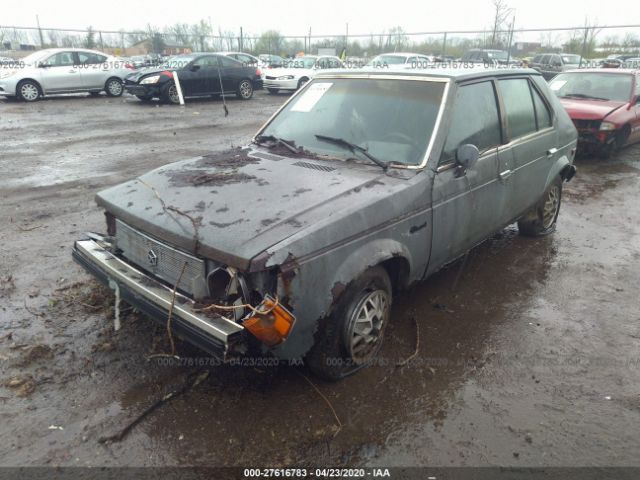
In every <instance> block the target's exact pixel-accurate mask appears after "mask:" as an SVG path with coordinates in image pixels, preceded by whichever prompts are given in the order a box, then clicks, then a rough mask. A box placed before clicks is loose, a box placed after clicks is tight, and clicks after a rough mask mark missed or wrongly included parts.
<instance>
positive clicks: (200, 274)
mask: <svg viewBox="0 0 640 480" xmlns="http://www.w3.org/2000/svg"><path fill="white" fill-rule="evenodd" d="M116 246H117V248H118V250H120V251H121V254H122V256H123V257H124V258H126V259H127V260H128V261H130V262H131V263H133V264H135V265H137V266H139V267H141V268H142V269H144V270H146V271H147V272H149V273H151V274H152V275H154V276H155V277H158V278H159V279H161V280H164V281H165V282H167V283H168V284H169V285H175V284H176V282H177V281H178V278H180V272H181V271H182V267H183V266H184V265H185V263H186V267H184V273H183V274H182V278H181V279H180V285H179V287H178V288H179V289H180V290H182V291H184V292H186V293H188V294H191V295H193V293H194V287H195V286H196V285H198V284H202V282H203V281H204V278H205V263H204V260H201V259H199V258H196V257H193V256H191V255H189V254H187V253H184V252H181V251H180V250H176V249H175V248H172V247H170V246H168V245H166V244H164V243H162V242H159V241H158V240H155V239H153V238H151V237H149V236H147V235H145V234H143V233H141V232H139V231H138V230H136V229H134V228H131V227H130V226H129V225H127V224H126V223H123V222H122V221H120V220H116Z"/></svg>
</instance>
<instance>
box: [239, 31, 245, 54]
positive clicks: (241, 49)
mask: <svg viewBox="0 0 640 480" xmlns="http://www.w3.org/2000/svg"><path fill="white" fill-rule="evenodd" d="M243 44H244V42H243V40H242V27H240V45H239V47H240V51H241V52H243V51H244V48H243V47H244V45H243Z"/></svg>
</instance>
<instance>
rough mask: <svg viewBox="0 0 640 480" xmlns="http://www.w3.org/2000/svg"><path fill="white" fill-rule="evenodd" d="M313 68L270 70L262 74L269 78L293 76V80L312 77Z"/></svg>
mask: <svg viewBox="0 0 640 480" xmlns="http://www.w3.org/2000/svg"><path fill="white" fill-rule="evenodd" d="M313 72H314V70H313V68H271V69H267V70H265V71H264V72H263V73H264V74H265V75H269V76H270V77H276V78H278V77H284V76H285V75H293V76H294V77H295V78H299V77H303V76H307V77H308V76H311V75H313Z"/></svg>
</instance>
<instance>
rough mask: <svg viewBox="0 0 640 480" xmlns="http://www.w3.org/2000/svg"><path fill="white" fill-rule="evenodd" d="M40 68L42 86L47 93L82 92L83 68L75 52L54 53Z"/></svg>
mask: <svg viewBox="0 0 640 480" xmlns="http://www.w3.org/2000/svg"><path fill="white" fill-rule="evenodd" d="M40 67H41V68H40V84H41V85H42V87H43V88H44V91H45V92H46V93H55V92H68V91H73V90H82V88H83V84H82V68H81V67H80V65H79V63H78V59H77V57H76V54H75V53H74V52H58V53H54V54H53V55H51V56H50V57H48V58H47V59H46V60H44V61H42V62H41V63H40Z"/></svg>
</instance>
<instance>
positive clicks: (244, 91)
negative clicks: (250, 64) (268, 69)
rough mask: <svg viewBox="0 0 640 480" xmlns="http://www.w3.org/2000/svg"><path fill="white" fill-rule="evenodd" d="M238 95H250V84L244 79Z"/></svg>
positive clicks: (247, 96)
mask: <svg viewBox="0 0 640 480" xmlns="http://www.w3.org/2000/svg"><path fill="white" fill-rule="evenodd" d="M240 95H242V98H249V96H251V85H249V82H247V81H244V82H242V83H241V84H240Z"/></svg>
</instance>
